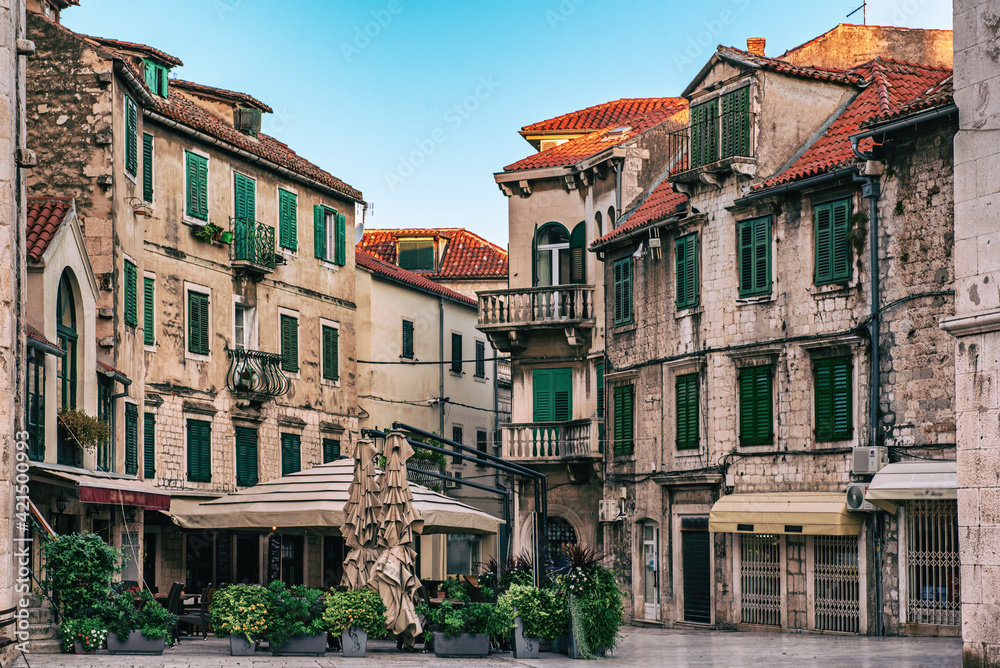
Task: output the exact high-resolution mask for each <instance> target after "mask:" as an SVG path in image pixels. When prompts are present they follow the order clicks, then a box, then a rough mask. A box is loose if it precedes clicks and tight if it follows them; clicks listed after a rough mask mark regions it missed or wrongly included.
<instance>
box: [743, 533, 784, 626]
mask: <svg viewBox="0 0 1000 668" xmlns="http://www.w3.org/2000/svg"><path fill="white" fill-rule="evenodd" d="M780 543H781V539H780V538H779V537H778V536H775V535H771V534H740V606H741V608H742V614H741V615H740V621H742V622H743V623H744V624H762V625H767V626H781V550H780Z"/></svg>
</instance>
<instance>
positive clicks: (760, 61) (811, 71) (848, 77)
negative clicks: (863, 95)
mask: <svg viewBox="0 0 1000 668" xmlns="http://www.w3.org/2000/svg"><path fill="white" fill-rule="evenodd" d="M717 54H718V55H719V56H720V57H721V58H724V59H726V60H729V61H735V62H737V63H741V64H744V65H750V66H751V67H760V68H763V69H767V70H771V71H772V72H780V73H781V74H787V75H790V76H796V77H804V78H806V79H819V80H820V81H833V82H838V83H846V84H860V83H861V82H862V76H861V75H860V74H858V73H856V72H854V71H852V70H840V69H833V68H828V67H805V66H802V65H792V64H791V63H786V62H785V61H783V60H779V59H778V58H768V57H767V56H758V55H755V54H752V53H749V52H747V51H743V50H742V49H737V48H735V47H732V46H720V47H719V48H718V50H717Z"/></svg>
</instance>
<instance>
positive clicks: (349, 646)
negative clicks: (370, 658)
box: [340, 626, 368, 656]
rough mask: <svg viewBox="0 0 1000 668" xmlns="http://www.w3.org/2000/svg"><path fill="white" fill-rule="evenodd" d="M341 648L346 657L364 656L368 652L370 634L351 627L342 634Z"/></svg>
mask: <svg viewBox="0 0 1000 668" xmlns="http://www.w3.org/2000/svg"><path fill="white" fill-rule="evenodd" d="M340 646H341V647H342V648H343V652H344V656H364V655H365V652H366V651H367V650H368V632H367V631H365V630H364V629H362V628H360V627H357V626H349V627H347V628H346V629H344V630H343V631H341V632H340Z"/></svg>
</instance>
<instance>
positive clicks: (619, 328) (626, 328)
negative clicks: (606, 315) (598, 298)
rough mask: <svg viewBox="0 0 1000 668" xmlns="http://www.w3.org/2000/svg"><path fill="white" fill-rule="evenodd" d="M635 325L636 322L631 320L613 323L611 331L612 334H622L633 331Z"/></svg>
mask: <svg viewBox="0 0 1000 668" xmlns="http://www.w3.org/2000/svg"><path fill="white" fill-rule="evenodd" d="M635 327H636V323H635V321H634V320H633V321H632V322H626V323H622V324H620V325H613V326H612V328H611V333H612V334H624V333H625V332H631V331H634V330H635Z"/></svg>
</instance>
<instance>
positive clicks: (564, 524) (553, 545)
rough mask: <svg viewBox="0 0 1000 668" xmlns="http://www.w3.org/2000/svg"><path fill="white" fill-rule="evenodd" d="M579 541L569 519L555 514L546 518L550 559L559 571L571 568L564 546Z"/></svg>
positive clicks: (546, 544)
mask: <svg viewBox="0 0 1000 668" xmlns="http://www.w3.org/2000/svg"><path fill="white" fill-rule="evenodd" d="M577 542H578V541H577V536H576V530H575V529H574V528H573V525H572V524H570V523H569V522H568V521H567V520H565V519H563V518H562V517H558V516H554V515H550V516H549V517H547V518H545V547H546V549H547V550H548V555H549V557H548V558H549V561H550V562H551V563H552V565H553V567H554V568H555V571H556V572H557V573H563V572H566V570H567V569H568V568H569V559H568V558H567V557H566V553H565V552H564V548H566V547H571V546H573V545H576V544H577Z"/></svg>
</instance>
